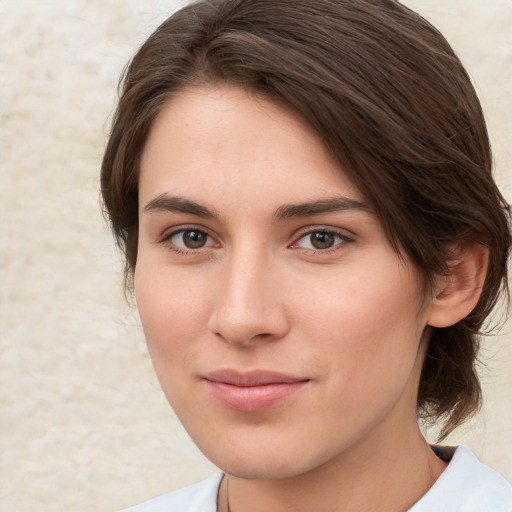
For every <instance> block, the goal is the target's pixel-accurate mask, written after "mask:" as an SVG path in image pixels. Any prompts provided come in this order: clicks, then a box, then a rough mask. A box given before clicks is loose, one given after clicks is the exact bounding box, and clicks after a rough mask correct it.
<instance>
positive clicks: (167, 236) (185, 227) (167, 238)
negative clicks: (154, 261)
mask: <svg viewBox="0 0 512 512" xmlns="http://www.w3.org/2000/svg"><path fill="white" fill-rule="evenodd" d="M185 231H199V232H201V233H205V234H206V236H207V237H208V238H209V239H211V240H213V242H214V243H213V244H208V245H205V246H203V247H198V248H196V249H194V248H188V247H180V246H177V245H176V244H174V243H172V242H171V240H172V238H173V237H174V236H176V235H177V234H179V233H182V232H185ZM156 242H157V243H161V244H164V245H169V246H171V247H170V248H171V249H172V250H173V251H175V252H177V253H187V254H188V253H195V252H204V251H205V250H209V249H212V248H214V247H215V246H216V245H217V246H220V243H219V241H218V240H217V237H215V236H214V235H213V234H212V233H211V231H210V230H209V229H208V228H205V227H204V226H201V225H198V224H182V225H178V226H173V227H172V228H168V229H166V230H165V231H164V232H163V234H162V235H160V236H159V237H158V238H157V240H156Z"/></svg>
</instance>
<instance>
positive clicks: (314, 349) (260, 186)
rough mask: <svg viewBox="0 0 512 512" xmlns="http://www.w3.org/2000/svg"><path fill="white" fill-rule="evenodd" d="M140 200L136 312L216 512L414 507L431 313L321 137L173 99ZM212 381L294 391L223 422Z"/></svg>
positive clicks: (274, 118)
mask: <svg viewBox="0 0 512 512" xmlns="http://www.w3.org/2000/svg"><path fill="white" fill-rule="evenodd" d="M139 187H140V188H139V204H140V215H139V221H140V232H139V246H138V259H137V265H136V268H135V289H136V299H137V305H138V308H139V313H140V317H141V320H142V324H143V327H144V332H145V335H146V339H147V343H148V347H149V351H150V354H151V357H152V360H153V363H154V366H155V369H156V372H157V375H158V377H159V380H160V383H161V385H162V388H163V390H164V392H165V394H166V396H167V398H168V400H169V402H170V404H171V405H172V407H173V408H174V410H175V411H176V413H177V415H178V416H179V418H180V420H181V421H182V423H183V424H184V426H185V428H186V429H187V431H188V432H189V434H190V435H191V437H192V439H193V440H194V441H195V442H196V444H197V445H198V446H199V448H200V449H201V450H202V451H203V452H204V453H205V455H206V456H207V457H208V458H209V459H211V460H212V461H213V462H214V463H215V464H216V465H217V466H219V467H220V468H221V469H222V470H223V471H225V472H226V474H227V477H226V478H225V479H224V481H223V484H222V486H221V490H220V493H219V509H220V510H226V509H227V503H226V496H227V489H226V484H227V483H228V484H229V504H230V509H231V512H237V511H242V510H243V511H244V512H251V511H274V512H277V511H284V510H286V511H288V510H290V511H292V510H293V511H299V512H300V511H311V510H322V512H330V511H333V512H334V511H344V510H358V511H362V512H364V511H374V510H375V511H376V510H379V511H380V512H385V511H386V510H389V511H394V512H396V511H398V510H407V509H408V508H409V507H410V506H412V505H413V504H414V503H415V502H416V501H417V500H418V499H419V498H420V497H421V496H422V495H423V494H425V492H426V491H427V490H428V489H429V488H430V487H431V485H432V484H433V483H434V482H435V480H436V479H437V477H438V476H439V475H440V474H441V472H442V471H443V469H444V467H445V464H444V463H443V462H442V461H440V460H439V459H438V458H437V457H436V456H435V455H434V454H433V452H432V451H431V450H430V448H429V447H428V445H427V443H426V441H425V440H424V438H423V437H422V435H421V433H420V431H419V428H418V423H417V408H416V396H417V390H418V383H419V377H420V372H421V366H422V363H423V358H424V353H425V349H426V345H427V343H428V335H429V327H428V325H429V324H430V325H434V324H435V320H436V315H438V314H439V305H438V303H437V302H436V300H435V294H434V295H433V294H431V293H425V290H424V287H423V281H422V279H421V274H420V272H419V271H418V270H417V269H416V268H414V266H413V265H412V264H411V263H410V262H409V261H408V260H407V257H405V258H402V259H400V258H399V257H398V255H397V254H396V252H395V251H394V250H393V248H392V247H391V245H390V243H389V240H388V239H387V237H386V234H385V232H384V230H383V228H382V225H381V224H380V222H379V219H378V218H377V217H376V216H375V215H374V214H373V213H372V212H371V210H370V209H369V208H368V207H366V206H365V202H364V198H363V197H361V194H360V193H359V191H358V190H357V189H356V188H355V187H354V186H353V185H352V183H350V182H349V181H348V179H347V178H346V177H345V175H344V173H343V171H342V169H340V167H339V165H338V164H337V162H336V161H335V160H334V159H333V158H332V156H331V154H330V153H329V151H328V150H327V149H326V147H325V145H324V144H323V142H322V140H321V139H320V138H319V137H318V136H317V135H316V133H315V132H314V131H313V130H312V129H311V128H310V127H309V126H308V125H307V124H306V123H305V122H304V121H303V120H302V119H301V118H300V117H299V116H298V115H297V114H295V113H294V112H293V111H291V110H290V109H288V108H287V107H285V106H283V105H281V104H279V103H276V102H274V101H270V100H268V99H265V98H262V97H257V96H255V95H252V94H250V93H247V92H245V91H243V90H240V89H237V88H235V87H233V86H228V85H216V86H211V87H203V88H194V89H187V90H185V91H183V92H181V93H180V94H178V95H177V96H175V97H174V98H173V100H172V101H171V102H170V103H169V104H168V105H166V106H165V108H164V109H163V110H162V111H161V113H160V114H159V116H158V117H157V119H156V121H155V123H154V125H153V127H152V130H151V133H150V136H149V138H148V141H147V144H146V147H145V151H144V154H143V158H142V162H141V174H140V183H139ZM176 198H179V200H177V199H176ZM333 198H334V199H336V202H338V203H339V200H340V198H344V199H343V200H344V202H343V204H342V205H341V206H342V208H341V209H340V208H337V209H333V208H334V207H333V203H334V202H335V201H333ZM329 201H330V202H329ZM304 203H308V204H309V203H312V204H313V205H316V207H315V208H316V211H312V210H311V208H310V209H309V211H306V210H305V209H304V208H303V207H297V208H291V207H290V205H295V206H296V205H301V204H304ZM319 204H320V205H321V206H320V207H318V205H319ZM326 204H329V205H330V206H331V210H332V211H320V210H322V205H323V206H324V208H323V209H324V210H325V209H326V208H325V205H326ZM310 206H311V205H310ZM339 206H340V205H339V204H337V207H339ZM187 229H188V231H186V230H187ZM191 230H195V232H196V233H197V232H200V234H201V233H202V234H201V235H200V236H201V237H202V238H201V239H200V241H201V240H202V241H203V242H204V245H202V246H199V247H196V248H190V247H187V244H188V245H190V240H191V236H190V234H191ZM312 233H313V234H314V235H315V236H317V237H320V238H321V239H322V240H327V241H328V242H329V243H330V242H332V244H331V246H330V247H327V248H320V249H318V248H315V247H314V246H313V242H314V239H312ZM195 242H197V239H196V240H195ZM203 242H201V243H203ZM326 245H329V244H326ZM224 368H230V369H235V370H237V371H240V372H244V371H248V370H252V369H260V370H261V369H265V370H274V371H278V372H281V373H286V374H287V375H292V376H294V377H297V378H300V379H304V380H305V381H306V383H305V385H304V386H301V387H300V389H299V390H298V391H297V392H295V393H293V394H291V395H290V396H288V397H286V398H285V399H283V400H280V401H279V402H278V403H277V404H275V405H272V406H271V407H268V408H264V409H263V410H260V411H254V412H247V411H239V410H234V409H233V408H230V407H227V406H226V405H225V404H222V403H220V402H219V401H218V400H217V399H216V398H215V397H214V396H213V395H212V393H211V390H210V388H209V386H208V384H207V382H205V379H204V376H205V375H207V374H208V373H209V372H211V371H214V370H218V369H224Z"/></svg>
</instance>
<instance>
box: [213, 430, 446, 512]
mask: <svg viewBox="0 0 512 512" xmlns="http://www.w3.org/2000/svg"><path fill="white" fill-rule="evenodd" d="M376 437H379V438H380V437H381V436H376ZM384 439H386V442H385V443H380V439H367V440H365V442H363V443H362V444H361V445H359V446H354V447H353V448H351V449H350V451H349V452H344V453H343V454H342V455H340V456H338V457H336V458H335V459H332V460H330V461H329V462H328V463H326V464H323V465H322V466H320V467H317V468H315V469H314V470H312V471H309V472H307V473H304V474H301V475H297V476H294V477H290V478H284V479H279V480H245V479H241V478H236V477H233V476H230V475H227V476H226V478H224V481H223V483H222V486H221V489H220V493H219V510H220V511H222V512H262V511H265V512H285V511H286V512H290V511H292V510H293V511H294V512H310V511H311V510H322V512H348V511H353V510H357V511H359V512H377V511H378V512H388V511H389V512H397V511H401V510H403V511H405V510H408V509H409V508H410V507H411V506H412V505H414V503H416V502H417V501H418V500H419V499H420V498H421V497H422V496H423V495H424V494H425V493H426V492H427V491H428V490H429V489H430V487H431V486H432V485H433V484H434V482H435V481H436V480H437V478H438V477H439V476H440V474H441V473H442V471H443V470H444V469H445V467H446V464H445V463H444V462H442V461H441V460H440V459H438V458H437V456H436V455H435V454H434V453H433V452H432V450H431V449H430V447H429V446H428V444H427V443H426V441H425V439H424V438H423V436H422V435H421V433H420V431H419V429H418V428H416V429H415V431H414V435H411V436H409V437H408V438H404V437H401V436H398V435H396V434H395V435H391V436H390V433H389V432H388V433H387V434H386V435H385V436H384Z"/></svg>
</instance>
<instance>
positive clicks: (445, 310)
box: [427, 239, 489, 327]
mask: <svg viewBox="0 0 512 512" xmlns="http://www.w3.org/2000/svg"><path fill="white" fill-rule="evenodd" d="M452 254H453V259H452V260H451V262H450V267H449V275H448V276H441V277H439V278H438V279H437V282H436V287H435V290H434V292H433V293H434V297H433V299H432V303H431V304H430V308H429V312H428V316H427V323H428V325H430V326H432V327H449V326H451V325H454V324H456V323H457V322H458V321H459V320H462V319H463V318H465V317H466V316H468V315H469V314H470V313H471V311H473V309H474V308H475V306H476V305H477V303H478V300H479V299H480V295H481V293H482V287H483V285H484V281H485V276H486V275H487V265H488V258H489V250H488V248H487V247H486V246H485V245H484V244H483V243H482V242H481V241H480V240H478V239H473V240H463V241H461V242H458V243H457V245H456V246H455V247H453V249H452Z"/></svg>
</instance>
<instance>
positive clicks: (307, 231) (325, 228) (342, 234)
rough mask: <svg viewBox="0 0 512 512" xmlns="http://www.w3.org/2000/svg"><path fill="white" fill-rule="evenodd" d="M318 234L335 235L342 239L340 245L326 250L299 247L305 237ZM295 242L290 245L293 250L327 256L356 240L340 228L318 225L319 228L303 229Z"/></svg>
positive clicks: (296, 235)
mask: <svg viewBox="0 0 512 512" xmlns="http://www.w3.org/2000/svg"><path fill="white" fill-rule="evenodd" d="M318 232H323V233H329V234H332V235H335V236H337V237H339V238H340V241H339V242H338V243H335V244H334V245H333V246H332V247H328V248H326V249H309V248H304V247H300V246H299V245H298V244H299V241H300V240H301V239H303V238H304V237H306V236H308V235H311V234H313V233H318ZM293 240H294V241H293V242H292V243H291V244H290V245H289V247H290V248H291V249H300V250H303V251H307V252H313V253H323V254H326V253H329V252H333V251H336V250H338V249H340V247H341V246H343V245H345V243H346V242H352V241H353V240H354V239H353V237H351V236H349V235H347V233H346V230H342V229H340V228H334V227H332V226H325V225H318V226H307V227H305V228H302V229H301V230H299V231H298V232H297V233H296V234H295V235H294V238H293Z"/></svg>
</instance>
